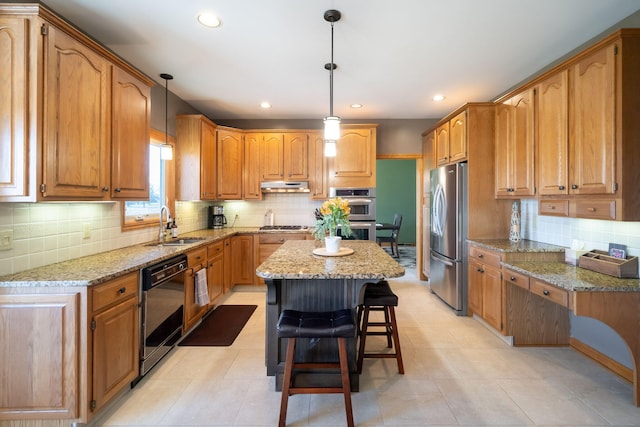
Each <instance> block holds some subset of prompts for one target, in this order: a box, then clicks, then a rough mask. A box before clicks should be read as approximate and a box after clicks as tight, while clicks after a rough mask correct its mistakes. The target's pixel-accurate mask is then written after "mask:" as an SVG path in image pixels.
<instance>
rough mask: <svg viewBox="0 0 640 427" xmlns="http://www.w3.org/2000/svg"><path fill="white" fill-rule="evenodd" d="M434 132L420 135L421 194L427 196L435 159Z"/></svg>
mask: <svg viewBox="0 0 640 427" xmlns="http://www.w3.org/2000/svg"><path fill="white" fill-rule="evenodd" d="M435 140H436V133H435V132H429V133H428V134H426V135H425V136H423V137H422V168H423V174H422V195H423V196H428V195H429V189H430V186H431V184H430V182H431V169H433V168H435V167H436V160H435Z"/></svg>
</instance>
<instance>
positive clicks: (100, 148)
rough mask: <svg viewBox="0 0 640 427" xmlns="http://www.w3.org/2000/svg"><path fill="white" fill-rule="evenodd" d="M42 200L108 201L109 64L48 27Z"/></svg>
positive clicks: (79, 44)
mask: <svg viewBox="0 0 640 427" xmlns="http://www.w3.org/2000/svg"><path fill="white" fill-rule="evenodd" d="M45 45H46V55H45V67H44V74H45V87H46V91H45V101H44V105H45V108H44V117H43V120H44V123H43V128H44V129H45V135H44V138H43V154H44V159H43V171H42V184H44V187H43V191H42V197H43V198H45V199H46V198H58V199H59V198H66V199H108V198H109V185H110V180H109V175H110V167H111V165H110V159H109V157H110V156H109V123H108V117H109V111H108V108H109V104H108V99H109V87H110V86H109V83H110V81H111V80H110V78H109V69H110V66H109V64H108V63H107V61H106V60H105V59H104V58H102V57H101V56H99V55H97V54H96V53H94V52H93V51H91V50H90V49H88V48H87V47H85V46H84V45H83V44H82V43H80V42H78V41H75V40H74V39H73V38H71V37H70V36H68V35H66V34H65V33H63V32H62V31H60V30H57V29H56V28H55V27H53V26H50V27H49V32H48V35H47V36H45Z"/></svg>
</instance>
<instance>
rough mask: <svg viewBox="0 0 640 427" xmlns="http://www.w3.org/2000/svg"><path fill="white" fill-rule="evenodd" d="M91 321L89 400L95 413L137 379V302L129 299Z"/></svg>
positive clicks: (138, 326) (134, 299)
mask: <svg viewBox="0 0 640 427" xmlns="http://www.w3.org/2000/svg"><path fill="white" fill-rule="evenodd" d="M93 320H94V321H95V328H94V330H93V369H92V378H93V389H92V391H93V398H92V400H93V401H94V404H95V408H94V409H93V410H94V411H96V410H98V409H100V408H101V407H102V406H104V404H105V403H107V402H109V401H110V400H111V399H112V398H113V397H114V396H115V395H116V394H118V393H119V392H120V391H122V390H123V388H124V387H126V386H128V385H129V383H130V382H131V381H133V380H134V379H135V378H136V377H137V376H138V373H139V357H140V356H139V342H140V339H139V329H140V325H139V320H138V298H137V297H135V296H133V297H130V298H128V299H127V300H125V301H123V302H121V303H120V304H118V305H115V306H113V307H111V308H109V309H107V310H105V311H103V312H100V313H99V314H96V315H95V316H94V319H93Z"/></svg>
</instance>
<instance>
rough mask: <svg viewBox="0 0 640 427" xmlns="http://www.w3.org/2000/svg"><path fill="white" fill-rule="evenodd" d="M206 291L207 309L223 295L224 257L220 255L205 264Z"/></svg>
mask: <svg viewBox="0 0 640 427" xmlns="http://www.w3.org/2000/svg"><path fill="white" fill-rule="evenodd" d="M207 290H208V291H209V307H213V306H214V303H215V301H216V300H217V299H218V298H220V297H221V296H222V294H223V293H224V255H222V254H220V255H218V256H216V257H214V258H211V259H209V261H208V262H207Z"/></svg>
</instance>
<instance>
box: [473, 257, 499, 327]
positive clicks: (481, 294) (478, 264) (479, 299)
mask: <svg viewBox="0 0 640 427" xmlns="http://www.w3.org/2000/svg"><path fill="white" fill-rule="evenodd" d="M500 261H501V256H500V254H499V253H496V252H493V251H489V250H486V249H480V248H477V247H475V246H472V247H470V248H469V274H468V284H469V287H468V295H469V310H470V311H471V312H472V313H473V314H476V315H478V316H480V317H481V318H482V319H484V320H485V321H486V322H487V323H488V324H489V325H491V326H492V327H493V328H495V329H496V330H498V331H500V332H503V331H504V325H503V321H502V272H501V270H500Z"/></svg>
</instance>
